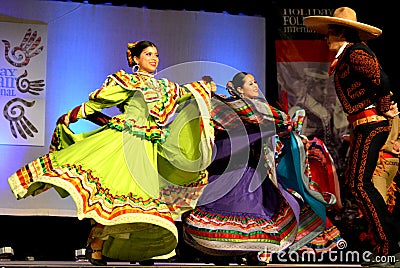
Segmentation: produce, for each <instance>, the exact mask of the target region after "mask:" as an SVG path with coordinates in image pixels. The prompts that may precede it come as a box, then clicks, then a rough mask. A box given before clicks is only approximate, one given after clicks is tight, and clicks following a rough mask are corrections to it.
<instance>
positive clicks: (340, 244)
mask: <svg viewBox="0 0 400 268" xmlns="http://www.w3.org/2000/svg"><path fill="white" fill-rule="evenodd" d="M337 248H338V249H345V248H347V242H346V240H344V239H340V240H339V241H338V242H337Z"/></svg>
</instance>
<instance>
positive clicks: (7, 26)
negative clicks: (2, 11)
mask: <svg viewBox="0 0 400 268" xmlns="http://www.w3.org/2000/svg"><path fill="white" fill-rule="evenodd" d="M0 29H1V32H0V35H1V36H0V37H1V41H2V42H1V45H0V49H1V50H2V51H3V52H2V53H1V54H0V55H1V56H0V109H1V113H0V129H1V134H0V144H10V145H33V146H43V145H44V138H45V108H46V107H45V103H46V61H47V60H46V58H47V53H46V52H47V25H46V24H44V23H43V24H38V23H32V22H23V21H13V20H10V19H8V18H7V17H4V16H1V17H0Z"/></svg>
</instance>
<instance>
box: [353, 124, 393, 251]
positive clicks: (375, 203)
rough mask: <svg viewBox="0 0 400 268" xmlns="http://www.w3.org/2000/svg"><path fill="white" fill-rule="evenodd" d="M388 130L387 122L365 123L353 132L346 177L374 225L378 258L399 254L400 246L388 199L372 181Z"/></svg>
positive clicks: (357, 200)
mask: <svg viewBox="0 0 400 268" xmlns="http://www.w3.org/2000/svg"><path fill="white" fill-rule="evenodd" d="M389 131H390V126H389V123H388V121H387V120H385V121H381V122H373V123H367V124H362V125H359V126H356V127H355V128H354V129H353V131H352V140H351V144H350V152H349V153H350V154H349V157H350V159H349V161H350V163H349V169H348V174H347V176H348V178H347V182H348V184H349V187H350V191H351V193H352V194H353V195H354V197H355V200H356V202H357V205H358V206H359V207H360V209H361V211H362V213H363V215H364V216H365V217H366V220H367V221H368V223H369V224H370V225H371V228H372V231H373V233H374V237H375V240H376V244H377V245H376V248H375V249H374V254H376V255H378V256H386V255H394V254H395V253H397V252H400V248H399V246H398V244H397V242H398V241H399V240H400V238H399V234H398V232H399V223H397V224H396V223H395V221H394V219H393V215H391V214H390V213H389V211H388V208H387V205H386V203H385V200H384V199H383V197H382V195H381V194H380V193H379V191H378V190H377V189H376V188H375V186H374V184H373V182H372V176H373V173H374V170H375V167H376V165H377V162H378V158H379V150H380V149H381V148H382V146H383V145H384V144H385V141H386V139H387V137H388V135H389Z"/></svg>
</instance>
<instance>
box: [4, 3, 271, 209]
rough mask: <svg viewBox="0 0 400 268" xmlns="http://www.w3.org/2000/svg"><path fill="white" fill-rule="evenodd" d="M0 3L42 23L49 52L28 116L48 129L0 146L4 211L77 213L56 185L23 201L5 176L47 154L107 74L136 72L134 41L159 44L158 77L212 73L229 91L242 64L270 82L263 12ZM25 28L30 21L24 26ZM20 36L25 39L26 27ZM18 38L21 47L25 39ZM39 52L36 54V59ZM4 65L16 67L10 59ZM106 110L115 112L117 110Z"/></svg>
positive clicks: (7, 11) (81, 126) (83, 126)
mask: <svg viewBox="0 0 400 268" xmlns="http://www.w3.org/2000/svg"><path fill="white" fill-rule="evenodd" d="M0 6H1V9H0V13H2V15H5V16H11V17H14V18H18V19H23V20H34V21H40V22H43V23H44V24H43V25H32V28H31V30H32V32H31V33H32V34H33V31H35V29H36V31H38V36H39V35H40V36H41V37H42V40H41V42H40V44H43V46H44V47H43V48H44V49H43V50H42V52H41V56H46V57H43V58H41V60H40V61H41V62H40V63H41V65H40V66H39V67H38V68H37V69H38V70H37V71H38V72H39V74H36V73H33V72H30V71H29V72H28V74H27V75H28V76H27V77H29V79H30V80H32V81H37V83H38V84H40V86H38V88H41V89H43V90H37V91H35V92H38V93H39V95H35V96H36V97H37V98H39V96H40V98H42V99H43V106H42V107H43V110H42V111H43V114H40V113H39V114H37V115H33V114H29V120H31V121H32V122H39V121H40V120H44V123H43V126H39V125H35V126H38V127H37V129H38V130H39V128H43V129H44V132H43V135H44V138H43V141H44V142H43V144H44V145H41V144H36V145H35V146H30V145H27V144H26V143H25V142H21V143H18V144H9V143H8V142H4V143H3V142H2V143H3V144H0V155H1V161H0V214H2V215H51V216H75V205H74V203H73V202H72V199H70V198H69V197H68V198H65V199H61V198H60V197H59V196H58V194H57V193H56V192H55V191H54V190H53V189H51V190H49V191H47V192H46V193H43V194H41V195H40V196H37V197H34V198H31V197H30V198H27V199H25V200H19V201H17V200H16V199H15V197H14V196H13V194H12V192H11V191H10V190H9V186H8V182H7V178H8V176H9V175H11V174H12V173H13V172H15V171H16V170H17V169H19V168H20V167H21V166H23V165H24V164H26V163H27V162H29V161H31V160H34V159H35V158H37V157H38V156H41V155H43V154H46V153H47V152H48V145H49V144H50V138H51V135H52V133H53V130H54V127H55V122H56V120H57V118H58V117H59V116H60V115H62V114H64V113H66V112H67V111H68V110H69V109H72V108H73V107H75V106H76V105H79V104H81V103H82V102H83V101H85V100H86V99H87V98H88V94H89V93H90V92H91V91H93V90H95V89H97V88H99V87H100V86H101V84H102V83H103V82H104V80H105V78H106V76H107V75H108V74H111V73H114V72H116V71H118V70H120V69H124V70H126V71H129V72H131V70H130V69H129V67H128V65H127V62H126V56H125V55H126V54H125V53H126V44H127V43H128V42H134V41H137V40H143V39H148V40H151V41H153V42H154V43H156V44H157V46H158V51H159V54H160V65H159V70H158V74H157V77H166V78H170V79H171V80H173V81H176V82H178V83H184V82H186V80H187V81H193V80H200V79H201V77H202V76H203V75H210V76H212V77H213V78H214V79H215V81H216V83H217V84H218V85H219V87H218V88H219V90H223V88H224V85H225V84H226V82H227V80H228V79H231V78H232V77H233V75H234V74H235V73H236V72H237V71H239V70H243V71H247V72H251V73H253V74H254V75H255V76H256V78H257V80H258V82H259V85H260V87H261V88H262V89H264V88H265V73H266V71H267V70H266V61H265V59H266V51H265V47H266V28H265V18H263V17H252V16H243V15H230V14H226V13H208V12H197V11H174V10H150V9H146V8H135V7H122V6H109V5H91V4H84V3H75V2H53V1H34V0H19V1H9V0H0ZM0 27H1V31H0V35H2V36H1V37H2V39H7V38H5V37H4V35H3V34H4V32H5V30H6V29H7V30H8V25H7V26H6V25H5V24H0ZM46 28H47V34H45V33H46ZM24 30H27V27H25V26H24ZM39 32H40V34H39ZM17 37H18V38H21V35H20V33H18V36H17ZM45 37H47V38H45ZM18 38H16V39H18ZM46 39H47V40H46ZM12 42H13V46H15V45H16V44H18V42H20V40H14V39H13V40H12ZM15 42H16V43H15ZM5 49H6V46H5V44H4V42H3V43H0V50H3V52H2V55H4V51H5ZM44 52H45V54H44ZM42 53H43V54H42ZM38 57H39V55H38V56H35V58H32V59H31V60H32V63H30V64H33V62H34V60H36V59H38ZM2 65H3V62H2ZM1 68H6V69H7V68H9V69H12V67H11V66H10V65H9V64H8V65H7V63H5V67H3V66H2V67H1ZM15 69H17V68H15ZM20 70H21V71H20ZM22 70H23V68H19V69H18V76H20V75H21V74H23V73H22ZM44 72H45V73H44ZM41 80H43V81H41ZM42 85H43V86H42ZM44 89H45V90H44ZM44 91H45V92H46V94H44ZM220 93H223V92H220ZM24 96H25V95H24ZM21 99H22V98H21ZM29 101H32V99H29ZM35 101H36V100H35ZM44 107H45V109H44ZM106 112H107V113H109V114H111V115H112V114H113V113H115V111H114V110H112V109H111V110H109V111H106ZM72 128H73V129H74V130H75V131H77V132H78V131H84V130H90V129H93V128H94V125H92V124H91V123H89V122H87V121H84V120H82V122H78V123H76V124H74V125H73V126H72ZM1 132H2V135H3V133H7V134H8V133H10V127H9V125H6V126H5V125H4V124H2V125H1ZM17 134H19V133H18V129H17Z"/></svg>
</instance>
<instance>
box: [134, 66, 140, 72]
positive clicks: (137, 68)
mask: <svg viewBox="0 0 400 268" xmlns="http://www.w3.org/2000/svg"><path fill="white" fill-rule="evenodd" d="M139 68H140V66H139V65H138V64H135V65H133V66H132V72H133V73H136V72H137V71H139Z"/></svg>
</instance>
